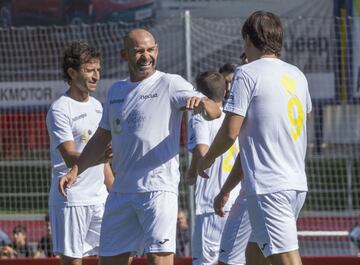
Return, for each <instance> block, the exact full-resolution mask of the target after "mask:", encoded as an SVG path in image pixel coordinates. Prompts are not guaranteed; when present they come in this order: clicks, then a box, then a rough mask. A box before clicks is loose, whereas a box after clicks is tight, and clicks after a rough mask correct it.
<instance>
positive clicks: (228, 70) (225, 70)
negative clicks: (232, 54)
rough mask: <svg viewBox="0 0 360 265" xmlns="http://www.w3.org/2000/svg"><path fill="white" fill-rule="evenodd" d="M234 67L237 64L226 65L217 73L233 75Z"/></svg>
mask: <svg viewBox="0 0 360 265" xmlns="http://www.w3.org/2000/svg"><path fill="white" fill-rule="evenodd" d="M236 67H238V64H236V63H226V64H224V65H223V66H221V67H220V68H219V73H221V74H222V73H233V72H235V69H236Z"/></svg>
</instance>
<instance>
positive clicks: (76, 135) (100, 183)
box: [46, 41, 114, 265]
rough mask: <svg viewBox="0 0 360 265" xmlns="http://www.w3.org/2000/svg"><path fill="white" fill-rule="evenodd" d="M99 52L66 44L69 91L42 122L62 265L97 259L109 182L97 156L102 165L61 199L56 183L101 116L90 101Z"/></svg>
mask: <svg viewBox="0 0 360 265" xmlns="http://www.w3.org/2000/svg"><path fill="white" fill-rule="evenodd" d="M100 59H101V58H100V52H99V51H98V50H97V49H96V48H94V47H93V46H91V45H89V44H88V43H86V42H84V41H75V42H72V43H70V44H69V45H68V46H67V47H66V48H65V50H64V54H63V57H62V74H63V78H64V81H65V82H66V83H67V84H68V85H69V88H68V90H67V91H66V92H65V94H64V95H62V96H61V97H60V98H59V99H57V100H56V101H55V102H53V104H52V105H51V107H50V109H49V111H48V113H47V118H46V124H47V128H48V132H49V136H50V152H51V162H52V166H53V170H52V173H53V178H52V182H51V190H50V196H49V212H50V222H51V231H52V241H53V252H54V253H55V254H56V255H61V263H62V264H63V265H79V264H81V263H82V258H83V257H85V256H91V255H97V254H98V247H99V238H100V228H101V221H102V215H103V212H104V204H105V200H106V198H107V195H108V191H107V187H106V186H105V184H104V182H106V183H109V187H108V188H110V185H111V183H112V181H113V178H114V176H113V175H112V170H111V168H110V165H109V164H108V163H105V164H104V162H105V159H104V153H102V157H101V159H100V160H101V164H99V165H96V166H93V167H91V168H89V169H87V170H86V171H84V172H83V173H82V174H81V175H80V177H79V179H78V181H77V182H76V183H75V184H74V185H73V186H72V187H71V188H70V189H68V191H67V192H68V196H67V197H63V196H62V195H61V194H60V192H59V190H58V183H59V178H60V177H61V176H62V175H64V174H66V172H68V170H69V168H71V167H72V166H73V165H74V164H75V162H76V161H77V159H78V158H79V156H80V153H81V152H82V150H83V148H84V146H85V145H86V143H87V142H88V141H89V139H90V138H91V137H92V136H93V135H94V133H95V131H96V129H97V127H98V125H99V121H100V119H101V115H102V105H101V103H100V102H99V101H98V100H96V99H95V98H93V97H92V96H90V93H92V92H94V91H95V89H96V84H97V81H99V79H100Z"/></svg>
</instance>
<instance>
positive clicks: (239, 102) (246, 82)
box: [224, 68, 254, 117]
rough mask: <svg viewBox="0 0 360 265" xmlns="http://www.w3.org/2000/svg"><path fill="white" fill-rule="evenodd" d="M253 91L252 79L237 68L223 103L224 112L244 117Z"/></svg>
mask: <svg viewBox="0 0 360 265" xmlns="http://www.w3.org/2000/svg"><path fill="white" fill-rule="evenodd" d="M253 89H254V82H253V81H252V79H251V78H250V77H249V76H248V75H246V74H245V73H244V71H243V70H242V69H241V68H238V69H237V70H236V71H235V73H234V77H233V82H232V84H231V89H230V94H229V98H228V99H227V101H226V102H225V106H224V111H225V112H232V113H235V114H237V115H241V116H243V117H245V116H246V112H247V109H248V107H249V104H250V101H251V99H252V95H253Z"/></svg>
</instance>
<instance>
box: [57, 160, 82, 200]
mask: <svg viewBox="0 0 360 265" xmlns="http://www.w3.org/2000/svg"><path fill="white" fill-rule="evenodd" d="M77 174H78V167H77V165H74V166H73V167H72V168H71V169H70V171H69V172H68V173H67V174H66V175H64V176H62V177H61V178H60V180H59V187H58V188H59V192H60V194H61V195H63V196H64V197H66V191H65V190H66V189H67V188H70V187H71V186H72V185H73V184H74V183H75V181H76V178H77Z"/></svg>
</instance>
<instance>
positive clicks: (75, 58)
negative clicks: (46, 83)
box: [61, 40, 101, 83]
mask: <svg viewBox="0 0 360 265" xmlns="http://www.w3.org/2000/svg"><path fill="white" fill-rule="evenodd" d="M93 59H99V60H100V59H101V55H100V51H98V50H97V49H96V48H95V47H93V46H91V45H90V44H88V43H87V42H85V41H83V40H78V41H74V42H71V43H69V44H68V45H67V46H66V48H65V50H64V53H63V57H62V63H61V68H62V71H63V79H64V81H65V82H67V83H70V81H71V77H70V76H69V74H68V73H67V70H68V69H69V68H73V69H74V70H76V71H79V70H80V66H81V65H82V64H85V63H88V62H90V61H91V60H93Z"/></svg>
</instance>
